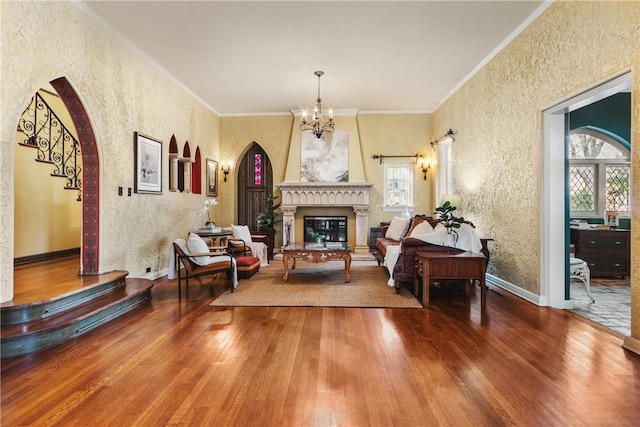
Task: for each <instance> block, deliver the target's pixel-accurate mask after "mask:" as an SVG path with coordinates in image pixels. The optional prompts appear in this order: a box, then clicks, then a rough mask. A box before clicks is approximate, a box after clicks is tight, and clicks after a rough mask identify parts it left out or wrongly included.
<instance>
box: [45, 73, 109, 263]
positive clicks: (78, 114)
mask: <svg viewBox="0 0 640 427" xmlns="http://www.w3.org/2000/svg"><path fill="white" fill-rule="evenodd" d="M50 84H51V86H52V87H53V90H54V91H55V93H57V94H58V96H59V97H60V99H61V100H62V102H63V103H64V105H65V107H66V109H67V111H68V112H69V116H70V117H71V121H72V122H73V125H74V126H75V128H76V132H77V137H78V142H79V143H80V152H81V155H82V178H81V180H82V193H81V202H82V214H81V216H82V220H81V222H82V225H81V228H82V229H81V243H80V274H82V275H89V274H98V273H99V256H100V252H99V247H100V221H99V217H100V215H99V214H100V207H99V188H100V173H99V155H98V147H97V142H96V138H95V135H94V132H93V128H92V126H91V120H90V118H89V115H88V114H87V111H86V110H85V108H84V105H83V103H82V101H81V100H80V97H79V96H78V94H77V93H76V91H75V89H74V88H73V86H72V85H71V83H70V82H69V80H67V78H66V77H60V78H57V79H55V80H52V81H51V82H50Z"/></svg>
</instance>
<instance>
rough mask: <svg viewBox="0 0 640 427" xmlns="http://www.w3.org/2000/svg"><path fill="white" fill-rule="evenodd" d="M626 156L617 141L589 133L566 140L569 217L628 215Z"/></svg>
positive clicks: (627, 160) (627, 164) (595, 133)
mask: <svg viewBox="0 0 640 427" xmlns="http://www.w3.org/2000/svg"><path fill="white" fill-rule="evenodd" d="M629 158H630V153H629V151H628V150H627V149H626V148H625V147H624V146H623V145H622V144H620V143H618V142H617V141H615V140H613V139H611V138H608V137H606V136H604V135H598V134H597V132H593V131H591V132H590V133H589V134H586V133H575V134H572V135H571V136H570V139H569V207H570V210H571V216H572V217H590V216H592V217H602V216H603V215H604V212H605V211H618V212H619V213H621V214H622V215H625V216H626V215H628V214H629V210H630V208H629V202H630V194H629V179H630V173H631V170H630V161H629Z"/></svg>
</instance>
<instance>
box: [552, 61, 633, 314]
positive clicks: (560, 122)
mask: <svg viewBox="0 0 640 427" xmlns="http://www.w3.org/2000/svg"><path fill="white" fill-rule="evenodd" d="M629 88H631V73H630V72H626V73H625V74H624V75H621V76H618V77H614V78H612V79H611V80H608V81H606V82H604V83H602V84H599V85H598V86H596V87H593V88H591V89H588V90H587V91H585V92H582V93H581V94H579V95H576V96H573V97H571V98H569V99H566V100H565V101H562V102H560V103H558V104H556V105H554V106H552V107H549V108H547V109H545V110H543V112H542V140H543V141H542V145H543V146H542V156H541V158H540V161H541V165H540V167H541V171H542V176H543V182H542V190H543V191H542V193H541V201H540V206H541V214H542V215H541V219H542V224H541V227H542V236H541V239H540V253H541V254H542V256H541V257H540V283H539V286H540V305H543V306H551V307H554V308H573V303H572V302H571V301H570V300H565V277H566V276H565V274H566V272H565V268H566V262H567V257H568V248H567V246H566V244H565V227H566V225H565V197H566V194H565V187H566V186H565V178H564V177H565V175H564V173H565V172H564V168H565V162H566V160H565V154H564V153H565V149H564V145H565V114H566V113H568V112H571V111H574V110H576V109H578V108H581V107H584V106H585V105H589V104H593V103H594V102H597V101H599V100H601V99H604V98H607V97H609V96H611V95H613V94H615V93H618V92H621V91H624V90H628V89H629ZM560 183H562V185H558V184H560Z"/></svg>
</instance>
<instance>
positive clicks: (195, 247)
mask: <svg viewBox="0 0 640 427" xmlns="http://www.w3.org/2000/svg"><path fill="white" fill-rule="evenodd" d="M187 248H188V249H189V252H190V253H194V254H206V253H208V252H209V246H207V242H205V241H204V240H203V239H202V237H200V236H198V235H197V234H195V233H189V239H187ZM209 258H210V256H208V255H207V256H195V257H191V260H192V261H193V262H195V263H196V264H198V265H207V264H209Z"/></svg>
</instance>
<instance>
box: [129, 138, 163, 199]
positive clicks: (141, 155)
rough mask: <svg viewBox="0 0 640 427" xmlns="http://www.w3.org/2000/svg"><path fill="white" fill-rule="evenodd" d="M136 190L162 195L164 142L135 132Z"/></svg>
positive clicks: (137, 191)
mask: <svg viewBox="0 0 640 427" xmlns="http://www.w3.org/2000/svg"><path fill="white" fill-rule="evenodd" d="M133 135H134V145H135V148H134V158H135V160H134V162H135V177H134V190H135V192H136V193H147V194H162V142H160V141H158V140H157V139H154V138H151V137H149V136H146V135H143V134H141V133H138V132H134V134H133Z"/></svg>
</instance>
